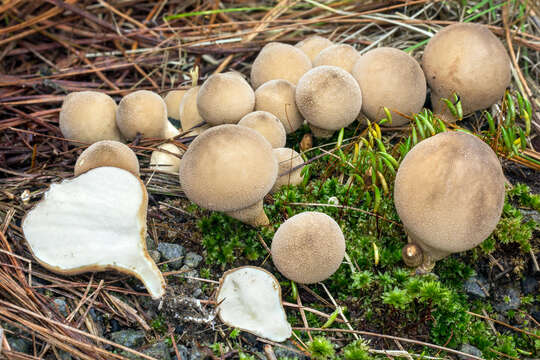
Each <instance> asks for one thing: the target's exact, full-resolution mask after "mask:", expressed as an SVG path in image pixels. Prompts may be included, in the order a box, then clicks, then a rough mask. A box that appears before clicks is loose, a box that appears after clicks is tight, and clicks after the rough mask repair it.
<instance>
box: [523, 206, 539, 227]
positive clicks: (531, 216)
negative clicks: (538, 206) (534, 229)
mask: <svg viewBox="0 0 540 360" xmlns="http://www.w3.org/2000/svg"><path fill="white" fill-rule="evenodd" d="M519 211H520V212H521V214H522V215H523V220H525V221H530V220H534V221H536V223H537V224H540V212H538V211H536V210H524V209H520V210H519Z"/></svg>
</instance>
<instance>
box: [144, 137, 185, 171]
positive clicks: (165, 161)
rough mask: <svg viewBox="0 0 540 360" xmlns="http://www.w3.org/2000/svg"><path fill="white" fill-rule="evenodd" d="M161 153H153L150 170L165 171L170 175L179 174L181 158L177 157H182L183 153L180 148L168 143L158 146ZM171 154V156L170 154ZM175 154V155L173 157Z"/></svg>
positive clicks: (157, 151) (156, 151)
mask: <svg viewBox="0 0 540 360" xmlns="http://www.w3.org/2000/svg"><path fill="white" fill-rule="evenodd" d="M158 149H159V150H165V151H168V152H165V151H159V150H155V151H153V152H152V156H151V157H150V168H151V169H153V170H159V171H163V172H166V173H169V174H175V175H176V174H178V171H179V170H180V161H181V160H180V158H179V157H178V156H175V155H179V156H180V155H182V153H183V151H182V150H180V149H179V148H178V146H176V145H174V144H171V143H166V144H163V145H160V146H158ZM169 153H171V154H169ZM173 154H175V155H173Z"/></svg>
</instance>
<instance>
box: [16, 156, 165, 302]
mask: <svg viewBox="0 0 540 360" xmlns="http://www.w3.org/2000/svg"><path fill="white" fill-rule="evenodd" d="M147 203H148V197H147V194H146V188H145V187H144V184H143V183H142V182H141V181H140V180H139V179H138V178H137V177H135V176H134V175H133V174H131V173H130V172H128V171H126V170H123V169H119V168H115V167H99V168H96V169H93V170H90V171H88V172H86V173H84V174H82V175H80V176H78V177H76V178H74V179H69V180H64V181H63V182H62V183H59V184H52V185H51V187H50V189H49V190H48V191H47V192H46V193H45V195H44V198H43V200H42V201H41V202H39V203H38V204H37V205H36V206H35V207H34V208H33V209H32V210H31V211H30V212H28V214H27V216H26V218H25V219H24V221H23V225H22V228H23V231H24V235H25V237H26V241H27V242H28V244H29V246H30V248H31V250H32V252H33V254H34V256H35V257H36V258H37V259H38V261H39V262H40V263H41V264H42V265H43V266H45V267H47V268H48V269H50V270H51V271H55V272H59V273H65V274H77V273H82V272H85V271H99V270H107V269H116V270H119V271H121V272H125V273H128V274H131V275H135V276H137V277H138V278H139V279H140V280H141V281H142V282H143V283H144V285H145V286H146V288H147V290H148V292H149V293H150V294H151V295H152V297H153V298H159V297H161V296H162V295H163V294H164V292H165V280H164V279H163V276H162V275H161V272H160V271H159V269H158V268H157V266H156V264H155V263H154V262H153V261H152V259H151V258H150V256H149V255H148V253H147V250H146V242H145V236H146V208H147Z"/></svg>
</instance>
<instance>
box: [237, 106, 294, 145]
mask: <svg viewBox="0 0 540 360" xmlns="http://www.w3.org/2000/svg"><path fill="white" fill-rule="evenodd" d="M238 125H241V126H246V127H248V128H251V129H253V130H255V131H257V132H258V133H259V134H261V135H262V136H264V137H265V139H266V140H268V142H269V143H270V145H272V147H273V148H279V147H283V146H285V142H286V140H287V134H286V133H285V128H284V127H283V124H282V123H281V121H279V119H278V118H277V117H275V116H274V115H273V114H271V113H269V112H267V111H254V112H251V113H249V114H247V115H246V116H244V117H243V118H242V119H240V121H239V122H238Z"/></svg>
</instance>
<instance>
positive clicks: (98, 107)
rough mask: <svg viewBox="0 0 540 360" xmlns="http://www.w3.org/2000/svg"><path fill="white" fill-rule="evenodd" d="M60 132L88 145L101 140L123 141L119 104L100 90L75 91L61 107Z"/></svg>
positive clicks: (70, 138)
mask: <svg viewBox="0 0 540 360" xmlns="http://www.w3.org/2000/svg"><path fill="white" fill-rule="evenodd" d="M59 123H60V131H62V135H64V137H65V138H66V139H69V140H75V141H77V142H82V143H86V144H93V143H95V142H96V141H100V140H115V141H122V135H121V134H120V131H119V130H118V128H117V127H116V103H115V102H114V100H113V99H112V98H111V97H110V96H109V95H107V94H104V93H100V92H97V91H80V92H73V93H71V94H69V95H67V96H66V97H65V98H64V102H63V103H62V108H61V109H60V118H59Z"/></svg>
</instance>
